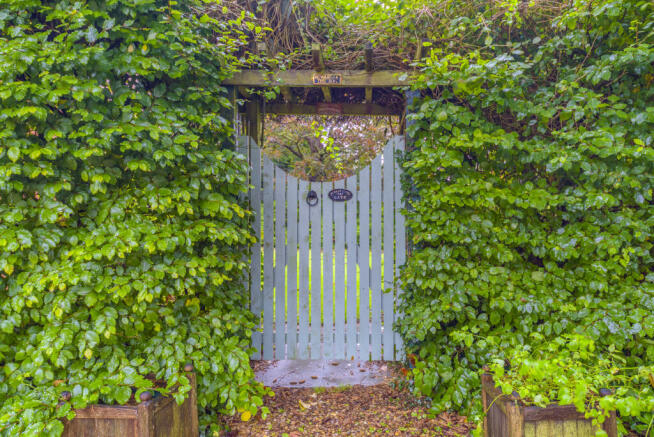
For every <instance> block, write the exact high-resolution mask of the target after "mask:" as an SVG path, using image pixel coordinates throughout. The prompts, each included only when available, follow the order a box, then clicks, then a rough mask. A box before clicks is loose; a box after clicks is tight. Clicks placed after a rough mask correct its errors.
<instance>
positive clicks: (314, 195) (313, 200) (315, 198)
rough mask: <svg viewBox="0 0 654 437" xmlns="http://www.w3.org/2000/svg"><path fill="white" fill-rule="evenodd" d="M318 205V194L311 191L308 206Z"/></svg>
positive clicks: (308, 196)
mask: <svg viewBox="0 0 654 437" xmlns="http://www.w3.org/2000/svg"><path fill="white" fill-rule="evenodd" d="M317 204H318V193H316V192H315V191H313V190H311V191H309V192H308V193H307V205H309V206H316V205H317Z"/></svg>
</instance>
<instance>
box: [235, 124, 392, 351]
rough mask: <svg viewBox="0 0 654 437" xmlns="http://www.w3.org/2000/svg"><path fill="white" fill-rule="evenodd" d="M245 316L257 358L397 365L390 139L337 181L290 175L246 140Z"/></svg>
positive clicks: (241, 140) (249, 139)
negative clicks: (257, 327) (250, 224)
mask: <svg viewBox="0 0 654 437" xmlns="http://www.w3.org/2000/svg"><path fill="white" fill-rule="evenodd" d="M240 142H241V147H242V150H243V151H246V150H247V151H248V154H249V157H250V164H251V185H252V189H251V191H250V204H251V207H252V210H253V211H254V229H255V233H256V235H257V238H258V242H257V243H256V244H255V245H254V246H253V248H252V256H251V276H250V294H251V310H252V312H253V313H255V314H256V315H261V323H262V326H261V328H262V329H261V331H257V332H255V333H254V334H253V336H252V343H253V346H254V347H255V348H256V350H257V352H256V353H255V356H254V357H253V358H254V359H264V360H272V359H275V360H280V359H355V360H369V359H372V360H381V359H383V360H395V359H399V358H400V357H401V356H402V352H401V351H402V344H401V340H400V337H399V335H397V333H395V332H394V331H393V323H394V322H395V320H396V318H397V310H396V306H397V299H398V298H399V295H400V290H399V289H398V287H396V277H397V274H398V267H399V266H400V265H402V264H403V263H404V260H405V228H404V217H403V216H402V214H401V212H400V209H401V199H402V190H401V186H400V169H399V166H398V164H397V161H396V155H397V152H398V151H401V150H403V149H404V137H403V136H401V135H397V136H395V137H392V138H391V139H390V141H388V143H387V144H386V146H385V147H384V148H383V151H382V153H381V154H379V155H377V156H376V157H375V158H374V159H373V160H372V162H371V163H370V164H369V165H368V166H366V167H365V168H363V169H361V170H359V171H358V173H356V174H354V175H352V176H350V177H348V178H346V179H341V180H337V181H329V182H315V181H313V182H310V181H307V180H302V179H299V178H296V177H293V176H292V175H290V174H288V173H287V172H286V171H284V170H283V169H281V168H279V167H278V166H276V165H275V164H274V163H273V162H272V160H271V159H270V158H269V157H268V156H266V154H264V153H262V151H261V149H260V148H259V146H258V145H257V144H256V143H255V141H254V140H252V139H251V138H250V137H248V136H244V137H241V138H240Z"/></svg>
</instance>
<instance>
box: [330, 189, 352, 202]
mask: <svg viewBox="0 0 654 437" xmlns="http://www.w3.org/2000/svg"><path fill="white" fill-rule="evenodd" d="M327 195H328V196H329V198H330V199H332V200H333V201H334V202H347V201H348V200H350V199H351V198H352V191H350V190H346V189H345V188H336V189H335V190H331V191H330V192H329V194H327Z"/></svg>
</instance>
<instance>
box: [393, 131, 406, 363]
mask: <svg viewBox="0 0 654 437" xmlns="http://www.w3.org/2000/svg"><path fill="white" fill-rule="evenodd" d="M395 151H398V152H399V153H402V152H404V137H397V141H396V142H395ZM395 154H396V153H393V156H394V159H393V162H394V165H395V277H396V278H399V276H400V267H401V266H402V265H404V262H405V261H406V233H405V232H406V231H405V229H404V215H403V214H402V207H403V197H404V193H403V192H402V184H401V180H400V175H401V174H402V173H401V169H400V166H399V163H398V162H397V158H395ZM400 299H402V289H401V284H397V290H396V292H395V308H396V311H395V320H396V321H397V320H398V319H399V318H400V313H399V312H398V311H397V308H398V305H399V303H400ZM395 349H396V354H395V359H396V360H402V359H404V345H403V343H402V337H400V334H398V333H397V332H396V333H395Z"/></svg>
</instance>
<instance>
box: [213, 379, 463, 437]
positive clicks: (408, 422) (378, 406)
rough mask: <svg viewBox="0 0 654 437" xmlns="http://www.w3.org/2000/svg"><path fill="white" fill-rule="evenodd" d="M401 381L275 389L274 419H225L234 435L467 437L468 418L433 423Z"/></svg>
mask: <svg viewBox="0 0 654 437" xmlns="http://www.w3.org/2000/svg"><path fill="white" fill-rule="evenodd" d="M398 385H401V380H400V379H395V378H389V379H388V380H387V381H386V382H385V383H383V384H380V385H376V386H371V387H363V386H354V387H336V388H327V389H325V388H276V389H274V391H275V396H274V397H267V398H266V400H265V405H266V406H267V407H268V408H269V409H270V415H269V416H268V417H267V418H266V419H265V420H264V419H261V417H260V416H258V415H257V417H255V418H252V419H251V420H250V421H249V422H241V421H240V418H239V417H238V416H235V417H231V418H227V419H225V420H226V422H225V425H227V426H228V427H229V429H230V431H228V432H226V433H225V434H224V436H225V437H236V436H257V437H259V436H280V437H304V436H442V437H463V436H468V435H469V433H470V431H471V429H472V426H471V425H470V424H469V423H467V422H466V419H465V418H464V417H461V416H457V415H455V414H450V413H444V414H441V415H439V416H438V417H436V418H433V419H430V418H428V415H427V408H426V407H425V406H424V405H421V404H420V401H419V400H418V399H416V398H415V397H414V396H412V395H411V394H410V393H409V391H408V390H407V389H406V388H401V387H399V386H398Z"/></svg>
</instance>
